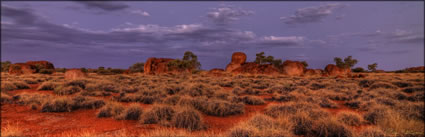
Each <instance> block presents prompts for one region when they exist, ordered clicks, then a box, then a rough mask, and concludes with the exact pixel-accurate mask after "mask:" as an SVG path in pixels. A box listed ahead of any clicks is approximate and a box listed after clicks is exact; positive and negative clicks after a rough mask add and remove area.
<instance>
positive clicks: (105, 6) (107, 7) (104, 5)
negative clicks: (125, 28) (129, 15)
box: [76, 1, 130, 11]
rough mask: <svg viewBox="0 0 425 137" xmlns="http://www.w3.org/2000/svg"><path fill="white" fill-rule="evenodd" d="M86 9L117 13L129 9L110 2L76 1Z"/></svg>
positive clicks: (125, 5)
mask: <svg viewBox="0 0 425 137" xmlns="http://www.w3.org/2000/svg"><path fill="white" fill-rule="evenodd" d="M76 2H77V3H79V4H82V5H84V6H85V7H86V8H88V9H98V10H103V11H118V10H124V9H127V8H129V7H130V6H128V5H127V4H123V3H119V2H110V1H76Z"/></svg>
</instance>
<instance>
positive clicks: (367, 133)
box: [358, 127, 385, 137]
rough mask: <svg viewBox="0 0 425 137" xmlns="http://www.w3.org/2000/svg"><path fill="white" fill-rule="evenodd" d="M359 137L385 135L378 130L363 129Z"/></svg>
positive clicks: (382, 136)
mask: <svg viewBox="0 0 425 137" xmlns="http://www.w3.org/2000/svg"><path fill="white" fill-rule="evenodd" d="M358 136H359V137H385V133H384V132H383V131H382V130H381V129H379V128H376V127H375V128H366V129H363V130H362V131H361V132H360V133H359V135H358Z"/></svg>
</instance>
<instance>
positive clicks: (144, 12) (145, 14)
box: [130, 10, 151, 17]
mask: <svg viewBox="0 0 425 137" xmlns="http://www.w3.org/2000/svg"><path fill="white" fill-rule="evenodd" d="M130 13H132V14H136V15H140V16H145V17H148V16H151V15H150V14H149V13H148V12H146V11H142V10H133V11H130Z"/></svg>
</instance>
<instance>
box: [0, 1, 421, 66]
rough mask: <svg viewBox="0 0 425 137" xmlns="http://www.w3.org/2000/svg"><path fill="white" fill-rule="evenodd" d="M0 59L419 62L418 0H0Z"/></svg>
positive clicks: (204, 62) (65, 62) (91, 62)
mask: <svg viewBox="0 0 425 137" xmlns="http://www.w3.org/2000/svg"><path fill="white" fill-rule="evenodd" d="M1 33H2V35H1V49H2V51H1V59H2V61H5V60H10V61H12V62H14V63H15V62H25V61H28V60H48V61H50V62H52V63H54V64H55V66H56V67H68V68H77V67H86V68H97V67H99V66H104V67H113V68H128V67H129V66H130V65H131V64H134V63H136V62H145V61H146V59H147V58H149V57H165V58H181V57H182V56H183V53H184V52H185V51H188V50H190V51H192V52H194V53H195V54H196V55H198V58H199V60H200V62H201V64H202V69H212V68H225V66H226V64H228V63H229V62H230V58H231V55H232V53H233V52H237V51H242V52H245V53H246V54H247V55H248V61H253V60H254V59H255V54H256V53H259V52H261V51H264V52H265V53H266V55H272V56H274V57H275V58H280V59H282V60H288V59H289V60H306V61H307V62H308V63H309V64H310V66H309V67H310V68H321V69H323V68H324V67H325V66H326V65H327V64H330V63H334V62H333V58H334V57H346V56H349V55H351V56H353V58H355V59H358V60H359V63H358V64H357V65H356V67H357V66H358V67H364V68H367V64H372V63H374V62H377V63H378V69H385V70H396V69H403V68H405V67H412V66H419V65H424V3H423V2H419V1H418V2H277V1H276V2H165V1H164V2H131V1H127V2H96V1H90V2H72V1H62V2H42V1H38V2H1Z"/></svg>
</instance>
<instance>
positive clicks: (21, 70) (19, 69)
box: [9, 63, 37, 75]
mask: <svg viewBox="0 0 425 137" xmlns="http://www.w3.org/2000/svg"><path fill="white" fill-rule="evenodd" d="M36 71H37V69H36V67H35V66H34V65H29V64H26V63H15V64H12V65H10V66H9V74H15V75H22V74H33V73H35V72H36Z"/></svg>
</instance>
